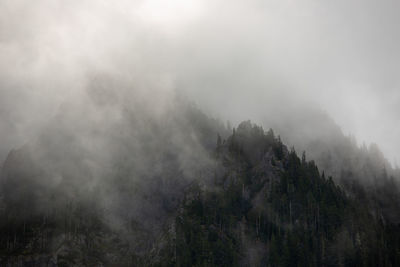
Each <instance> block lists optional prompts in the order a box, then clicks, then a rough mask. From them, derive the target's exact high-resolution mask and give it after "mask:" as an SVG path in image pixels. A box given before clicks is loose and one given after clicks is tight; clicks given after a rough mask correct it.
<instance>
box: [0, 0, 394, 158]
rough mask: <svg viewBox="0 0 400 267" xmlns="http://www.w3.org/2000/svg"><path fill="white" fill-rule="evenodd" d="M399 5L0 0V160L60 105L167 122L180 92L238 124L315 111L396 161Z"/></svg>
mask: <svg viewBox="0 0 400 267" xmlns="http://www.w3.org/2000/svg"><path fill="white" fill-rule="evenodd" d="M399 5H400V4H399V3H398V2H397V1H377V0H376V1H358V0H354V1H341V0H340V1H333V2H332V1H312V0H306V1H282V0H279V1H261V0H250V1H239V0H234V1H227V0H214V1H211V0H204V1H200V0H198V1H197V0H193V1H183V0H170V1H162V0H148V1H128V0H119V1H113V2H109V1H94V0H80V1H68V2H66V1H52V0H40V1H26V0H2V1H0V136H1V138H2V141H1V143H0V159H1V160H3V159H4V158H5V156H6V155H7V153H8V152H9V151H10V149H12V148H16V147H20V146H22V145H23V144H25V143H27V142H29V141H30V140H32V139H34V138H36V137H37V135H39V134H40V133H41V132H42V131H43V129H45V127H46V125H47V124H48V123H49V121H51V120H54V118H57V117H56V116H57V115H59V114H60V113H61V114H62V113H63V112H64V110H75V112H74V113H71V114H70V115H69V116H72V117H70V118H69V119H70V120H71V121H73V123H72V125H77V127H76V128H77V129H78V130H79V131H85V129H92V128H90V127H94V128H96V127H99V128H101V127H102V126H103V125H104V127H105V128H106V129H109V128H108V127H110V129H112V127H113V126H114V125H113V123H116V124H118V120H119V118H121V114H123V112H122V113H121V110H124V109H125V108H126V107H131V106H135V107H136V106H140V108H135V109H134V110H135V112H136V111H138V110H140V112H145V113H146V114H152V116H164V117H162V118H165V114H164V113H165V112H166V111H167V110H168V107H169V105H171V100H172V99H174V98H175V95H176V94H177V93H178V94H180V95H184V96H186V97H187V98H188V99H190V100H191V101H193V102H195V103H197V105H198V106H199V107H200V108H202V109H203V110H205V111H206V112H207V113H208V114H210V115H211V116H214V117H217V118H221V119H222V120H230V121H232V122H233V123H237V122H239V121H241V120H244V119H252V120H254V121H256V122H259V123H263V124H269V122H271V121H272V120H274V119H279V118H280V117H279V116H280V115H281V114H287V115H285V116H290V111H291V110H294V111H293V112H296V111H297V110H302V109H304V108H310V107H311V108H317V109H318V108H320V109H322V110H325V111H326V112H327V113H328V114H329V115H330V116H332V118H333V119H334V120H335V121H336V122H337V123H338V124H339V125H340V126H341V127H342V129H343V131H344V132H345V133H352V134H354V135H355V136H356V137H357V139H358V140H359V141H360V142H362V141H366V142H376V143H378V144H379V146H380V147H381V148H382V150H383V151H384V153H385V155H387V157H388V158H389V159H391V160H395V159H396V158H397V155H396V151H397V150H398V148H399V141H398V138H397V136H399V134H400V126H399V124H398V121H399V119H400V117H399V114H400V112H399V111H400V110H399V107H398V103H399V101H400V91H399V90H398V88H399V80H398V76H399V75H398V74H399V73H398V71H399V69H400V68H399V67H400V66H399V64H400V63H399V62H400V61H399V59H400V53H399V52H398V47H399V45H400V33H399V31H398V25H399V23H400V21H399V20H400V18H399V17H398V14H397V13H398V12H397V11H398V10H399V7H400V6H399ZM87 122H93V124H92V125H91V126H90V127H87ZM111 122H113V123H111ZM103 123H104V124H103ZM266 126H268V125H266ZM70 130H72V129H70ZM107 131H108V130H106V132H107ZM110 131H112V130H110ZM89 133H90V131H89V132H86V134H87V135H88V136H89V137H88V140H87V142H88V143H86V145H88V146H89V143H90V142H89V140H90V139H91V138H90V136H91V135H90V134H89ZM84 136H85V135H84ZM82 138H83V137H82ZM91 141H93V140H91ZM93 146H94V147H97V149H100V148H101V146H96V145H95V144H94V145H93Z"/></svg>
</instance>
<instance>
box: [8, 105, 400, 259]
mask: <svg viewBox="0 0 400 267" xmlns="http://www.w3.org/2000/svg"><path fill="white" fill-rule="evenodd" d="M184 108H185V110H186V112H185V113H180V112H174V111H173V110H171V113H169V115H168V116H171V114H172V117H173V119H170V120H169V121H168V123H169V125H170V124H173V125H174V126H175V127H169V128H168V129H175V130H173V131H171V132H168V131H166V130H165V129H163V127H162V126H163V125H162V124H160V123H159V122H160V121H163V120H159V122H157V123H153V124H151V123H149V121H148V120H147V121H146V125H148V127H149V128H148V129H146V133H149V132H151V133H152V136H151V137H150V138H149V137H148V135H147V134H146V135H140V134H138V132H137V131H136V130H132V131H133V132H121V133H119V134H118V135H117V136H116V137H117V139H118V140H119V141H118V142H119V144H118V145H117V146H116V147H117V148H115V147H113V148H115V149H116V150H115V151H113V150H110V151H109V152H110V153H115V154H112V155H113V157H112V161H111V162H109V161H108V160H106V161H101V163H104V162H107V163H109V164H108V165H106V168H102V169H100V170H101V171H102V173H103V172H104V173H106V174H107V175H104V177H101V178H99V177H95V176H94V175H93V173H91V172H90V170H91V169H90V168H93V164H94V163H93V161H94V158H91V157H92V156H93V155H92V154H90V153H89V152H88V151H81V152H80V153H76V151H79V150H77V149H78V148H77V147H74V145H76V140H75V141H74V137H73V136H69V135H68V134H67V132H65V131H62V130H65V129H64V128H61V129H58V130H56V131H55V132H48V133H45V135H44V138H42V139H41V138H39V139H38V141H37V143H36V144H35V145H31V146H29V145H27V146H25V147H22V148H21V149H18V150H13V151H11V152H10V154H9V156H8V158H7V160H6V162H5V164H4V166H3V169H2V174H1V199H0V201H1V203H0V204H1V207H0V208H1V209H0V217H1V221H0V265H1V266H399V265H400V224H399V221H398V218H400V215H399V213H400V210H399V209H398V208H397V206H398V205H399V197H400V193H399V192H400V191H399V187H398V185H399V184H398V180H396V178H394V177H393V176H391V174H388V173H387V172H386V171H385V169H383V168H382V169H381V170H382V172H381V175H382V176H379V177H376V179H377V180H379V183H375V186H374V187H372V186H371V184H370V183H365V182H364V181H363V180H360V179H357V176H355V175H350V174H346V172H343V173H342V176H341V177H340V178H335V177H331V176H330V175H326V174H325V172H324V169H328V168H327V167H326V166H325V168H324V169H319V167H318V166H317V165H316V163H315V162H314V161H313V160H308V159H307V157H306V152H301V153H300V155H299V154H298V153H297V152H296V151H295V149H294V148H290V149H288V148H287V146H285V145H284V144H283V142H282V140H281V138H280V137H279V136H276V134H275V133H274V132H273V130H268V131H264V129H263V128H262V127H260V126H257V125H255V124H252V123H251V122H250V121H244V122H242V123H241V124H239V125H238V126H237V127H236V128H233V129H228V128H227V127H225V126H223V125H222V124H221V123H219V122H218V121H216V120H213V119H209V118H208V117H207V116H205V115H204V114H202V113H201V112H200V111H199V110H197V109H195V108H194V107H193V106H190V105H189V106H184ZM179 110H182V106H180V107H179ZM131 115H132V114H130V113H127V114H126V120H125V121H124V122H125V123H126V122H127V121H131V122H135V124H136V125H137V123H138V121H140V120H141V119H143V118H135V117H134V116H133V117H132V116H131ZM60 122H61V123H60ZM57 123H58V124H62V123H65V124H68V119H65V118H61V119H60V118H57ZM111 126H112V127H110V129H114V127H115V125H111ZM189 126H190V127H189ZM125 128H126V127H125ZM135 131H136V132H135ZM141 131H142V130H141ZM177 132H179V133H180V135H179V138H180V141H179V142H174V140H175V139H174V138H176V133H177ZM60 133H63V134H64V135H65V136H62V137H60ZM141 133H143V131H142V132H141ZM103 134H104V135H105V136H106V135H108V134H109V132H107V131H106V132H104V133H103ZM193 135H194V136H195V138H194V137H193ZM132 136H135V138H139V139H140V144H141V146H140V147H139V148H138V147H137V146H135V145H133V144H132V143H131V139H130V138H132ZM114 137H115V136H114ZM59 140H70V141H69V143H68V147H69V149H71V150H68V149H66V147H63V146H61V145H60V143H59ZM113 140H114V139H113ZM182 140H186V141H185V142H182ZM194 140H195V141H194ZM50 144H51V146H50ZM183 144H184V146H183ZM41 145H42V146H46V147H51V148H52V149H50V150H49V151H47V150H46V151H45V152H43V151H42V152H41V153H40V157H39V158H38V155H37V154H38V153H35V148H37V147H40V146H41ZM71 146H72V148H71ZM68 147H67V148H68ZM71 151H75V153H76V154H71ZM121 151H122V152H121ZM182 153H183V155H184V157H183V158H182ZM64 154H68V155H69V158H68V157H65V156H63V157H62V159H63V160H64V162H63V163H62V164H61V163H60V162H58V158H60V157H61V155H64ZM115 155H118V156H119V157H115ZM138 155H140V158H141V161H139V162H137V161H136V160H137V157H138ZM78 156H79V157H78ZM143 159H146V161H144V160H143ZM88 160H92V161H90V163H91V164H89V165H86V163H85V162H86V161H88ZM144 162H145V163H144ZM55 163H58V164H59V165H55ZM183 163H184V164H183ZM182 166H184V167H182ZM367 166H369V165H367ZM103 167H104V166H103ZM369 167H370V168H372V169H374V168H375V167H374V166H369ZM335 168H336V166H335ZM349 168H350V167H347V169H349ZM138 169H139V170H140V172H138ZM374 170H375V169H374ZM56 171H58V172H56ZM328 171H329V170H328ZM354 172H355V171H354ZM55 173H61V174H62V179H61V178H59V177H57V176H56V175H55ZM79 175H85V176H87V177H91V178H90V179H85V180H83V179H82V177H81V176H79ZM346 175H347V176H348V177H349V178H348V179H346V177H347V176H346ZM65 177H66V178H68V179H66V178H65ZM355 177H356V178H355ZM96 179H97V180H96Z"/></svg>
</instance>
